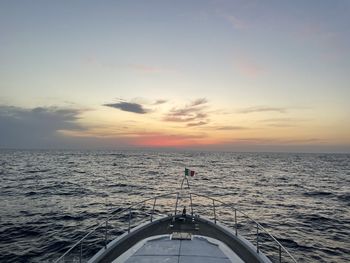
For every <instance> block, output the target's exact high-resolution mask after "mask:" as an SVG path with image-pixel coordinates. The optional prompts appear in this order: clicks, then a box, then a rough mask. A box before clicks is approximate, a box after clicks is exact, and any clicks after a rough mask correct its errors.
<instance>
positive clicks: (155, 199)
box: [151, 197, 157, 222]
mask: <svg viewBox="0 0 350 263" xmlns="http://www.w3.org/2000/svg"><path fill="white" fill-rule="evenodd" d="M156 201H157V197H155V198H154V202H153V208H152V212H151V222H152V221H153V213H154V207H155V206H156Z"/></svg>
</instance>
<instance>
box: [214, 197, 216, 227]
mask: <svg viewBox="0 0 350 263" xmlns="http://www.w3.org/2000/svg"><path fill="white" fill-rule="evenodd" d="M213 210H214V223H215V224H216V213H215V200H214V199H213Z"/></svg>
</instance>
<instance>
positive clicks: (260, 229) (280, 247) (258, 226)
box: [189, 193, 297, 263]
mask: <svg viewBox="0 0 350 263" xmlns="http://www.w3.org/2000/svg"><path fill="white" fill-rule="evenodd" d="M189 195H190V199H191V211H193V207H192V206H193V204H192V196H193V195H194V196H199V197H202V198H205V199H208V200H210V201H212V203H213V205H212V206H213V214H214V222H215V223H216V220H217V219H216V212H215V202H216V203H219V204H222V205H223V206H224V207H227V208H229V209H231V210H232V211H233V212H234V230H235V235H236V236H237V235H238V224H237V218H238V216H237V212H238V213H240V214H241V215H244V216H245V217H246V218H248V219H249V220H250V221H251V222H252V223H253V224H255V226H256V235H255V237H256V252H257V253H259V252H260V245H261V241H260V239H259V235H261V233H265V234H267V235H268V236H269V237H270V238H271V239H272V241H273V242H274V243H276V245H277V246H278V258H279V260H278V262H282V250H283V251H284V252H285V253H286V254H287V255H288V257H289V258H290V259H291V260H292V261H293V262H295V263H297V261H296V259H295V258H294V257H293V256H292V255H291V254H290V253H289V251H288V250H287V249H286V248H285V247H284V246H283V245H282V244H281V243H280V242H279V241H278V240H277V239H276V238H275V237H274V236H273V235H272V234H271V233H270V232H269V231H267V230H266V229H265V228H264V227H263V226H262V225H261V224H260V223H259V222H257V221H256V220H255V219H253V218H251V217H250V216H249V215H248V214H247V213H245V212H243V211H241V210H239V209H237V208H236V207H234V206H232V205H229V204H226V203H225V202H223V201H220V200H218V199H216V198H212V197H208V196H205V195H201V194H196V193H189Z"/></svg>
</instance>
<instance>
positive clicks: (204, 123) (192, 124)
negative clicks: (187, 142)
mask: <svg viewBox="0 0 350 263" xmlns="http://www.w3.org/2000/svg"><path fill="white" fill-rule="evenodd" d="M206 124H207V122H206V121H199V122H190V123H187V127H195V126H203V125H206Z"/></svg>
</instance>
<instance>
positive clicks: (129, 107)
mask: <svg viewBox="0 0 350 263" xmlns="http://www.w3.org/2000/svg"><path fill="white" fill-rule="evenodd" d="M103 106H107V107H111V108H115V109H119V110H122V111H127V112H133V113H137V114H145V113H148V112H149V110H148V109H145V108H144V107H143V105H141V104H139V103H135V102H126V101H119V102H116V103H106V104H103Z"/></svg>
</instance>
